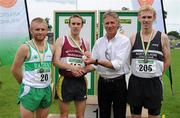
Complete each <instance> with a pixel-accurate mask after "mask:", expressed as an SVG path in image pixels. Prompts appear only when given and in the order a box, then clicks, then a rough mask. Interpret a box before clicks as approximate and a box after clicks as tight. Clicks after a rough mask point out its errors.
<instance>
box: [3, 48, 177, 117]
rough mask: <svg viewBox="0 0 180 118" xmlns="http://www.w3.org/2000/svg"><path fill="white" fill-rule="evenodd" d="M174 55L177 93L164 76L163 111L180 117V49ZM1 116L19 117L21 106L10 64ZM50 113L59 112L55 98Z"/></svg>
mask: <svg viewBox="0 0 180 118" xmlns="http://www.w3.org/2000/svg"><path fill="white" fill-rule="evenodd" d="M171 55H172V64H171V69H172V74H173V89H174V92H175V95H174V96H172V93H171V89H170V84H169V79H168V78H167V76H164V77H163V83H164V102H163V105H162V110H161V113H162V114H163V113H164V114H165V115H166V118H179V117H180V114H179V112H180V79H179V77H180V63H179V58H180V49H179V50H178V49H173V50H172V51H171ZM0 82H1V84H0V118H19V117H20V115H19V106H18V105H17V94H18V87H19V85H18V84H17V82H16V80H15V79H14V78H13V76H12V74H11V73H10V66H8V65H7V66H1V67H0ZM70 111H71V113H72V112H74V107H73V105H71V109H70ZM50 113H59V105H58V101H57V100H55V101H54V102H53V104H52V105H51V108H50Z"/></svg>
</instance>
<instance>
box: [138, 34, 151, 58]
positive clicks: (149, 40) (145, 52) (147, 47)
mask: <svg viewBox="0 0 180 118" xmlns="http://www.w3.org/2000/svg"><path fill="white" fill-rule="evenodd" d="M140 35H141V43H142V47H143V51H144V55H145V56H146V55H147V52H148V50H149V45H150V42H151V40H152V36H153V31H152V32H151V35H150V37H149V39H148V44H147V46H146V49H145V46H144V39H143V35H142V31H140Z"/></svg>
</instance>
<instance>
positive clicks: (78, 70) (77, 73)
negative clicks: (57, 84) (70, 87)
mask: <svg viewBox="0 0 180 118" xmlns="http://www.w3.org/2000/svg"><path fill="white" fill-rule="evenodd" d="M71 72H72V74H73V76H75V77H81V76H83V75H84V74H86V71H85V70H84V68H82V67H80V66H73V67H72V68H71Z"/></svg>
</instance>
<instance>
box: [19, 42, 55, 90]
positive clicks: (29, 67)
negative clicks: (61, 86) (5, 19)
mask: <svg viewBox="0 0 180 118" xmlns="http://www.w3.org/2000/svg"><path fill="white" fill-rule="evenodd" d="M26 44H27V45H28V46H29V53H30V56H29V58H28V59H27V60H26V61H25V62H24V65H23V80H22V83H23V84H25V85H29V86H32V87H35V88H45V87H47V86H49V85H50V83H51V63H52V56H53V55H52V51H51V49H50V45H49V43H46V49H45V52H44V61H43V62H42V64H41V63H40V58H39V55H38V52H37V50H36V49H35V48H34V47H32V45H31V44H30V42H26ZM40 53H41V52H40ZM41 69H43V71H42V70H41Z"/></svg>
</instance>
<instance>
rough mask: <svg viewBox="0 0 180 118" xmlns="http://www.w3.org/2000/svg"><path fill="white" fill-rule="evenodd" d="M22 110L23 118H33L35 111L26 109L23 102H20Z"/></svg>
mask: <svg viewBox="0 0 180 118" xmlns="http://www.w3.org/2000/svg"><path fill="white" fill-rule="evenodd" d="M20 112H21V118H33V114H34V113H33V112H32V111H30V110H27V109H25V108H24V107H23V106H22V105H21V104H20Z"/></svg>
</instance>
